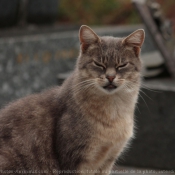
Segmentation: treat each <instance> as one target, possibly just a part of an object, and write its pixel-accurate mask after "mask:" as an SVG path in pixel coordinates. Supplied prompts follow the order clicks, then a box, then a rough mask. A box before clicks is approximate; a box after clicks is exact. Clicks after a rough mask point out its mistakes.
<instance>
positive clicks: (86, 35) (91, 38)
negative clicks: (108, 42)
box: [79, 25, 100, 53]
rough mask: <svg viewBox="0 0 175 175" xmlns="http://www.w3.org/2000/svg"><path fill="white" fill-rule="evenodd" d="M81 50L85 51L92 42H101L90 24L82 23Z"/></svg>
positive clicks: (80, 32) (80, 33)
mask: <svg viewBox="0 0 175 175" xmlns="http://www.w3.org/2000/svg"><path fill="white" fill-rule="evenodd" d="M79 40H80V44H81V51H82V52H83V53H84V52H85V51H86V50H87V49H88V47H89V46H90V45H92V44H95V43H98V42H100V38H99V37H98V35H97V34H96V33H95V32H94V31H93V30H92V29H91V28H90V27H88V26H86V25H82V26H81V27H80V31H79Z"/></svg>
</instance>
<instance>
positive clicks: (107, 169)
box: [95, 158, 115, 175]
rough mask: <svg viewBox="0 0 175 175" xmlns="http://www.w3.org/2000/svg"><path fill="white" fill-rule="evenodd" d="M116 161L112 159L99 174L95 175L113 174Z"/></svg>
mask: <svg viewBox="0 0 175 175" xmlns="http://www.w3.org/2000/svg"><path fill="white" fill-rule="evenodd" d="M114 163H115V159H114V158H111V159H108V160H107V161H106V162H105V163H104V165H103V166H102V167H101V168H100V169H99V170H98V173H95V175H102V174H103V175H109V174H111V171H112V168H113V166H114Z"/></svg>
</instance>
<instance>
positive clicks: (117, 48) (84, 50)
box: [0, 25, 145, 175]
mask: <svg viewBox="0 0 175 175" xmlns="http://www.w3.org/2000/svg"><path fill="white" fill-rule="evenodd" d="M144 36H145V34H144V30H142V29H139V30H137V31H135V32H133V33H132V34H130V35H129V36H127V37H125V38H115V37H107V36H104V37H99V36H98V35H97V34H96V33H95V32H94V31H93V30H92V29H91V28H89V27H88V26H85V25H83V26H81V28H80V31H79V40H80V54H79V57H78V59H77V63H76V67H75V70H74V71H73V73H72V74H71V75H70V77H69V78H68V79H67V80H65V82H64V83H63V84H62V86H60V87H54V88H51V89H49V90H45V91H43V92H41V93H39V94H33V95H29V96H27V97H25V98H21V99H19V100H17V101H15V102H13V103H10V104H9V105H7V106H6V107H5V108H4V109H2V110H1V111H0V174H5V173H6V174H7V172H8V174H31V173H35V174H43V173H46V174H93V175H94V174H96V175H97V174H104V173H106V174H109V173H110V170H111V169H112V167H113V165H114V162H115V160H116V159H117V157H118V156H119V155H120V154H121V152H122V151H123V150H124V148H125V147H126V146H127V143H128V141H129V140H130V139H131V138H132V136H133V127H134V109H135V105H136V102H137V98H138V94H139V88H140V81H141V60H140V58H139V55H140V50H141V46H142V44H143V41H144Z"/></svg>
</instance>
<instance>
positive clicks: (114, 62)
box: [78, 26, 144, 94]
mask: <svg viewBox="0 0 175 175" xmlns="http://www.w3.org/2000/svg"><path fill="white" fill-rule="evenodd" d="M143 40H144V31H143V30H137V31H136V32H134V33H132V34H131V35H129V36H128V37H126V38H114V37H99V36H97V35H96V34H95V33H94V32H93V31H92V30H91V29H90V28H89V27H87V26H82V27H81V29H80V42H81V52H80V57H79V60H78V69H79V74H80V77H81V78H82V81H84V83H82V84H84V86H87V88H92V89H98V90H101V91H103V92H104V93H108V94H109V93H110V94H113V93H115V92H117V91H118V90H120V89H122V88H123V89H126V90H128V91H129V90H130V91H132V89H133V88H134V85H138V82H139V80H140V71H141V61H140V58H139V54H140V47H141V45H142V43H143Z"/></svg>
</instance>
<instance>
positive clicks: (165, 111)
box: [119, 79, 175, 169]
mask: <svg viewBox="0 0 175 175" xmlns="http://www.w3.org/2000/svg"><path fill="white" fill-rule="evenodd" d="M145 83H146V86H147V87H149V88H150V87H151V88H153V89H152V90H148V89H142V90H141V92H140V98H139V102H138V105H137V109H136V120H135V121H136V134H135V137H136V138H135V139H134V140H133V141H132V144H131V146H130V148H129V150H128V151H127V152H126V154H124V157H123V158H122V160H120V161H119V162H120V163H121V164H124V165H130V166H137V167H138V166H140V167H151V168H161V169H175V152H174V149H175V134H174V133H175V127H174V123H175V105H174V104H175V88H174V87H175V86H174V84H175V80H171V79H163V80H161V79H160V80H159V79H157V80H151V81H148V82H145Z"/></svg>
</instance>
